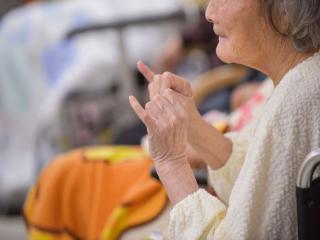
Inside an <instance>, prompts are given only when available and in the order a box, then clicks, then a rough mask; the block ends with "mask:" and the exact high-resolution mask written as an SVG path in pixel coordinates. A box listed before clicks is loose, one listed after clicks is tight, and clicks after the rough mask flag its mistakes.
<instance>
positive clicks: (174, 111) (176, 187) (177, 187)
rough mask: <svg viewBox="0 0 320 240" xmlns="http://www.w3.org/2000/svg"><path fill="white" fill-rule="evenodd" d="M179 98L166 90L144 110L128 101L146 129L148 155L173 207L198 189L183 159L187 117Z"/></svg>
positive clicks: (136, 103)
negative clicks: (152, 160) (153, 162)
mask: <svg viewBox="0 0 320 240" xmlns="http://www.w3.org/2000/svg"><path fill="white" fill-rule="evenodd" d="M178 97H181V95H180V94H179V93H176V92H174V91H173V90H171V89H167V90H165V91H164V92H163V94H162V95H156V96H154V97H153V99H152V100H151V101H150V102H149V103H147V104H146V107H145V109H144V108H143V107H142V106H141V105H140V103H139V102H138V101H137V99H136V98H135V97H133V96H130V98H129V101H130V104H131V106H132V108H133V110H134V111H135V112H136V114H137V115H138V117H139V118H140V119H141V121H142V122H143V123H144V124H145V125H146V127H147V130H148V141H149V150H150V154H151V156H152V157H153V159H154V160H155V167H156V170H157V172H158V175H159V177H160V180H161V181H162V183H163V185H164V187H165V188H166V191H167V193H168V196H169V198H170V200H171V202H172V203H173V204H175V203H177V202H179V201H180V200H182V199H184V198H185V197H186V196H187V195H189V194H191V193H193V192H195V191H196V190H197V189H198V185H197V182H196V180H195V177H194V175H193V172H192V169H191V167H190V165H189V163H188V162H187V157H186V146H187V135H188V125H189V116H188V113H187V112H186V111H185V109H184V108H183V107H182V105H181V104H179V102H178V100H177V98H178ZM183 97H184V96H183ZM185 98H187V97H185ZM189 98H191V97H189Z"/></svg>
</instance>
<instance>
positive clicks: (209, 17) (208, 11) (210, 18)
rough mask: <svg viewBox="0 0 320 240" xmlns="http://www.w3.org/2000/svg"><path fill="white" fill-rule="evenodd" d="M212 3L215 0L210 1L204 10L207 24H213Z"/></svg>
mask: <svg viewBox="0 0 320 240" xmlns="http://www.w3.org/2000/svg"><path fill="white" fill-rule="evenodd" d="M214 1H215V0H210V1H209V3H208V6H207V8H206V13H205V15H206V19H207V21H208V22H212V23H214V18H213V14H214Z"/></svg>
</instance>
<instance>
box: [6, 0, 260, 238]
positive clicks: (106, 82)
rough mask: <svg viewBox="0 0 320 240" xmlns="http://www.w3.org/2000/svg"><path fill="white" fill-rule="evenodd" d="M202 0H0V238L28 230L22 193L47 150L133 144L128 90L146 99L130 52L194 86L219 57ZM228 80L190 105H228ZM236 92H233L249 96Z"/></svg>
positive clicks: (136, 138) (136, 126)
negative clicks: (200, 100)
mask: <svg viewBox="0 0 320 240" xmlns="http://www.w3.org/2000/svg"><path fill="white" fill-rule="evenodd" d="M206 2H207V1H206V0H161V1H159V0H148V1H143V0H118V1H111V0H90V1H89V0H51V1H49V0H48V1H40V0H39V1H27V0H6V1H1V2H0V239H1V240H5V239H26V238H27V236H26V230H25V227H24V223H23V220H22V217H21V216H20V211H21V207H22V205H23V201H24V199H25V196H26V193H27V191H28V189H29V187H30V186H31V185H32V184H33V183H34V181H35V179H36V177H37V174H38V173H39V171H40V170H41V169H42V168H43V167H44V166H45V165H46V164H47V163H48V162H49V161H50V160H51V159H52V158H53V157H54V156H55V155H57V154H59V153H63V152H66V151H69V150H71V149H74V148H78V147H81V146H92V145H110V144H112V145H119V144H121V145H123V144H125V145H139V144H140V140H141V138H142V136H144V135H145V133H146V130H145V128H144V127H143V125H142V124H141V123H139V121H138V119H137V118H136V117H135V115H134V114H133V112H132V111H131V109H130V107H129V105H128V96H129V95H135V96H137V98H138V99H139V100H140V101H141V102H142V103H145V102H146V101H147V100H148V96H147V88H146V82H145V80H144V78H143V77H142V76H141V75H140V74H139V73H138V72H137V70H136V62H137V60H143V61H144V62H145V63H147V64H148V65H150V66H151V67H152V68H153V69H154V70H155V71H156V72H163V71H166V70H169V71H172V72H175V73H178V74H180V75H182V76H184V77H186V78H187V79H188V80H190V82H191V84H192V85H193V86H195V85H197V84H198V81H199V77H198V76H200V75H201V74H202V73H204V72H207V71H208V70H211V69H214V68H215V67H217V66H220V65H221V64H222V63H221V62H220V61H219V60H218V59H217V57H216V56H215V46H216V44H217V38H216V37H215V36H214V35H213V32H212V26H211V25H210V24H208V23H207V22H206V21H205V18H204V9H205V6H206ZM257 74H258V73H256V72H252V71H248V72H246V75H245V81H249V82H250V81H251V79H253V80H254V81H256V80H259V79H261V77H259V75H257ZM251 86H252V85H251ZM253 87H255V85H254V86H253ZM232 90H233V87H232V88H230V87H227V88H224V89H222V90H221V91H219V93H218V94H215V95H214V96H211V97H210V98H206V99H207V101H203V103H202V104H201V105H199V110H200V111H201V112H202V113H205V112H207V111H208V110H210V109H217V110H220V111H222V112H225V113H229V112H230V111H231V110H232V109H235V108H236V107H237V105H239V104H240V103H239V104H238V103H236V102H230V96H231V93H232ZM247 95H250V94H247ZM241 96H242V97H243V98H244V99H242V100H241V101H240V102H243V101H244V100H245V99H247V98H249V96H246V94H242V95H241Z"/></svg>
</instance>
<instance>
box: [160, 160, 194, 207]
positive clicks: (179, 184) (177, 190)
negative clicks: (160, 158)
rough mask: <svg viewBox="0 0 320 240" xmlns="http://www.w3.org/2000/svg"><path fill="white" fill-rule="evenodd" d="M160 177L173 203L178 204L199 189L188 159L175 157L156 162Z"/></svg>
mask: <svg viewBox="0 0 320 240" xmlns="http://www.w3.org/2000/svg"><path fill="white" fill-rule="evenodd" d="M155 167H156V170H157V173H158V175H159V178H160V180H161V182H162V184H163V186H164V187H165V189H166V192H167V194H168V196H169V199H170V201H171V203H172V204H176V203H178V202H180V201H181V200H183V199H184V198H185V197H187V196H188V195H189V194H192V193H194V192H196V191H197V190H198V184H197V181H196V179H195V177H194V174H193V171H192V169H191V167H190V165H189V163H188V162H187V160H186V157H184V159H180V160H178V159H175V160H174V161H170V159H168V161H167V162H155Z"/></svg>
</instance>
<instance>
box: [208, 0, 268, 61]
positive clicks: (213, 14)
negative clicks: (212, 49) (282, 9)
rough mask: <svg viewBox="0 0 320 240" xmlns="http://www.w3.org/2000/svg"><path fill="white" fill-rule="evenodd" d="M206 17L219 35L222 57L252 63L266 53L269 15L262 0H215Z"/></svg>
mask: <svg viewBox="0 0 320 240" xmlns="http://www.w3.org/2000/svg"><path fill="white" fill-rule="evenodd" d="M206 18H207V19H208V21H210V22H212V23H213V30H214V32H215V33H216V35H218V36H219V44H218V46H217V55H218V57H219V58H220V59H221V60H223V61H224V62H227V63H239V64H244V65H248V66H252V65H254V62H255V61H258V59H259V55H260V57H261V56H263V54H262V52H263V49H264V48H263V47H264V45H265V42H266V36H267V33H270V32H272V31H270V29H267V24H266V20H265V19H266V18H265V17H264V16H263V15H262V10H261V5H260V3H259V0H211V1H210V2H209V4H208V7H207V10H206Z"/></svg>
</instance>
